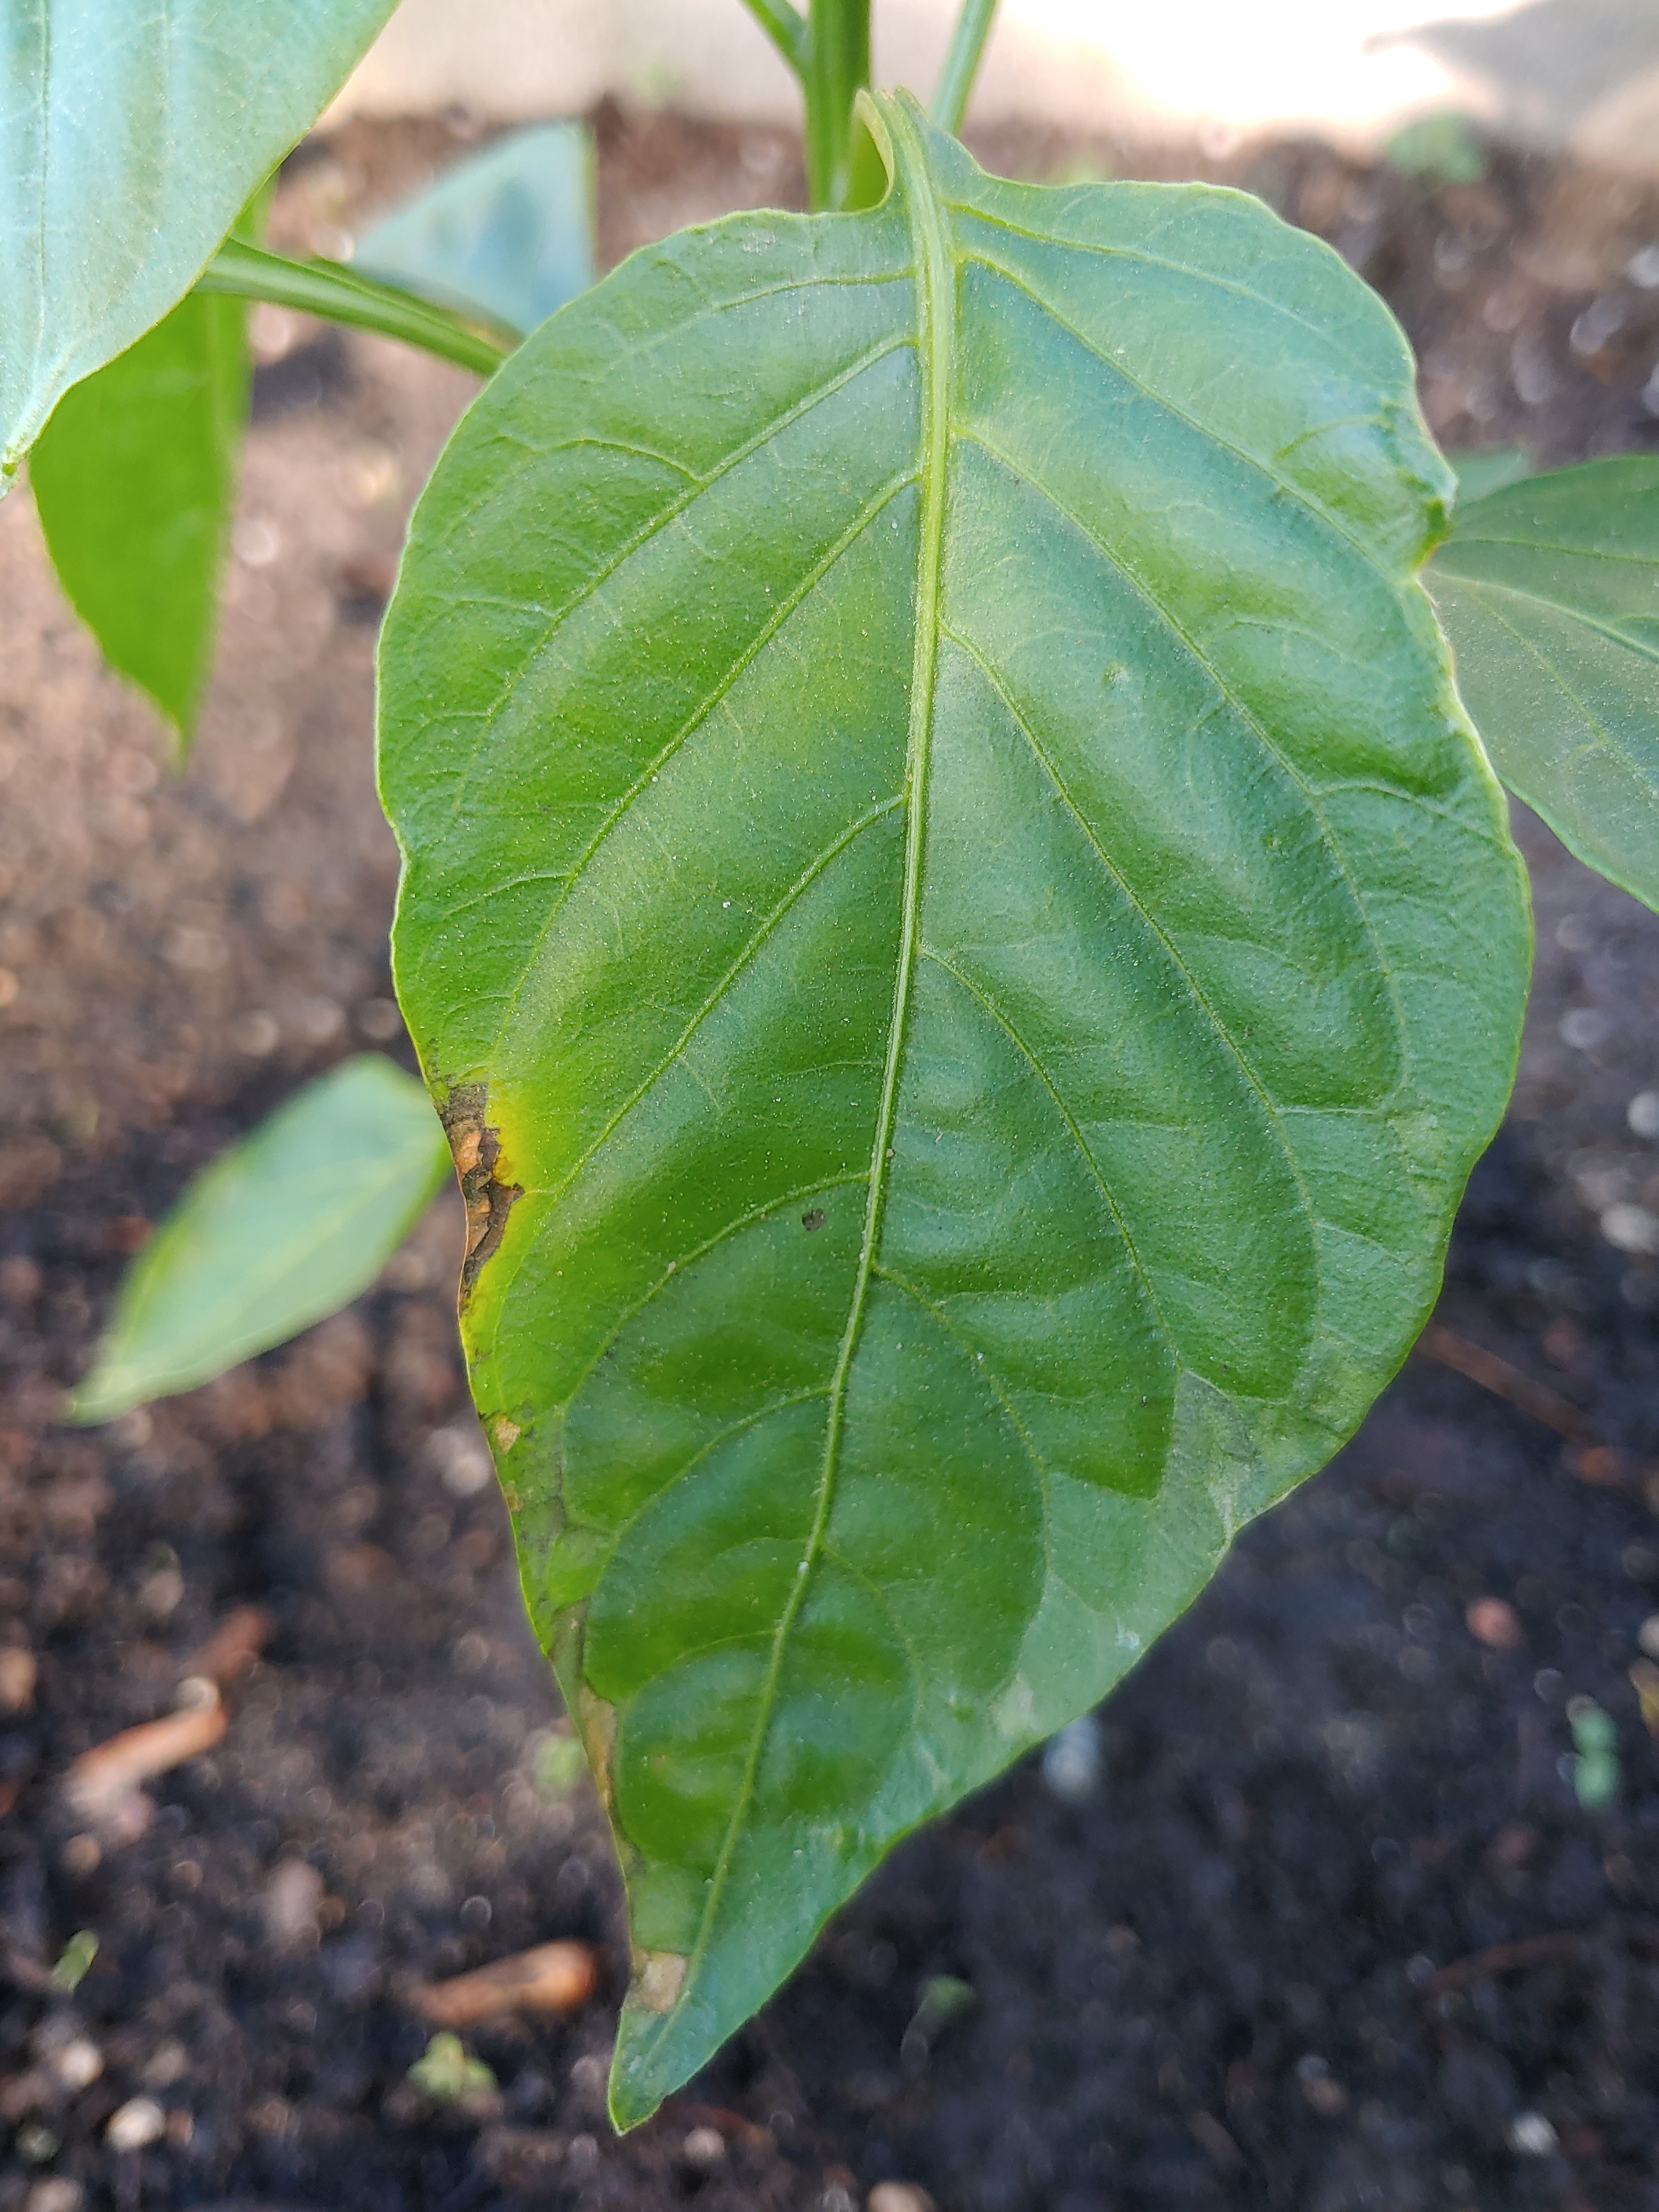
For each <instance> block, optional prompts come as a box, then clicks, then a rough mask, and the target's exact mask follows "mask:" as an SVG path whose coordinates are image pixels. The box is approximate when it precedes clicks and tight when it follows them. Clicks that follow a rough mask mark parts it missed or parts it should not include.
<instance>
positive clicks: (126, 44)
mask: <svg viewBox="0 0 1659 2212" xmlns="http://www.w3.org/2000/svg"><path fill="white" fill-rule="evenodd" d="M391 13H392V0H258V4H257V5H255V4H252V0H0V270H3V271H4V276H3V281H0V489H3V485H4V478H5V477H8V476H9V475H10V474H11V473H12V471H15V468H16V466H17V464H18V462H19V461H20V460H21V459H22V457H23V455H24V454H25V453H27V450H28V448H29V447H30V446H31V445H32V444H33V441H34V440H35V438H36V437H37V436H38V435H40V430H41V429H42V428H43V427H44V426H45V424H46V420H47V418H48V417H49V416H50V415H51V414H52V410H53V408H54V407H55V406H56V405H57V404H58V400H59V399H60V398H62V397H63V395H64V392H67V391H68V390H69V388H70V386H71V385H73V384H76V383H78V382H79V381H80V380H81V379H82V377H83V376H88V375H90V374H91V373H92V371H93V370H94V369H95V368H102V367H103V365H104V363H105V362H107V361H112V360H113V359H114V358H115V356H116V355H117V354H119V353H125V350H126V349H127V348H128V347H129V346H130V345H131V343H132V342H133V340H134V339H135V338H137V337H140V336H142V334H143V332H144V331H147V330H149V327H150V326H151V325H152V324H154V323H156V322H159V321H160V320H161V317H162V316H163V315H164V314H166V313H167V310H168V309H169V308H170V307H172V306H173V303H174V302H175V301H177V300H179V299H180V298H181V297H182V296H183V295H184V294H185V292H186V291H188V290H189V289H190V286H191V283H192V282H193V281H194V279H195V277H196V276H197V274H198V273H199V272H200V270H201V269H202V268H203V266H204V264H205V263H206V261H207V259H208V257H209V255H210V254H211V252H213V250H214V248H215V246H217V245H218V243H219V241H220V240H221V239H222V237H223V236H224V234H225V233H226V232H227V231H228V229H229V228H230V226H231V224H232V222H234V220H235V216H236V212H237V210H238V209H239V208H240V207H241V206H242V205H243V204H245V203H246V201H247V200H248V198H249V197H251V196H252V192H253V190H254V187H255V186H256V185H258V184H259V183H260V182H261V181H262V179H264V177H266V176H267V175H268V174H269V173H270V171H271V170H272V169H273V168H274V167H276V163H277V162H278V161H281V160H282V158H283V155H285V154H286V153H287V152H288V151H289V148H290V147H292V146H293V145H294V144H295V142H296V141H297V140H298V139H299V138H301V137H302V136H303V135H304V133H305V132H306V131H308V130H309V129H310V127H311V125H312V124H313V122H314V121H315V120H316V118H317V117H318V115H319V113H320V112H321V111H322V109H323V107H324V106H325V105H326V103H327V101H328V100H329V99H330V97H331V94H333V93H334V92H335V91H336V90H337V88H338V87H339V85H340V84H341V83H342V82H343V79H344V77H345V76H346V74H347V72H348V71H349V69H350V68H351V65H352V64H353V63H354V62H355V61H356V59H357V58H358V56H359V55H360V54H361V53H362V51H363V49H364V47H365V46H368V42H369V40H371V39H372V38H373V37H374V33H375V32H376V31H378V30H379V28H380V25H381V24H382V23H383V22H384V21H386V17H387V16H388V15H390V14H391Z"/></svg>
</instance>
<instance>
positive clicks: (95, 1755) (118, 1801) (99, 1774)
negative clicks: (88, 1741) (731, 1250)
mask: <svg viewBox="0 0 1659 2212" xmlns="http://www.w3.org/2000/svg"><path fill="white" fill-rule="evenodd" d="M181 1695H183V1696H185V1698H187V1699H188V1700H189V1702H188V1703H187V1704H186V1705H184V1707H183V1708H182V1710H181V1711H178V1712H176V1713H169V1714H168V1715H167V1718H166V1719H165V1720H159V1721H146V1722H144V1723H143V1726H142V1727H140V1728H131V1729H123V1730H122V1732H121V1734H120V1735H116V1736H112V1737H111V1738H110V1740H109V1741H108V1742H107V1743H100V1744H99V1745H97V1746H95V1747H94V1749H93V1750H91V1751H83V1752H82V1754H81V1756H80V1757H79V1759H76V1762H75V1764H74V1765H72V1766H71V1767H70V1771H69V1772H68V1773H67V1774H66V1775H65V1776H64V1802H66V1803H67V1804H68V1806H69V1808H70V1811H71V1812H73V1813H76V1814H78V1815H79V1816H80V1817H81V1819H82V1820H92V1821H94V1822H100V1823H101V1822H104V1821H106V1820H111V1819H112V1818H114V1817H118V1814H119V1813H120V1811H121V1809H122V1808H123V1807H124V1806H125V1805H126V1804H127V1803H129V1802H131V1799H132V1798H133V1796H135V1794H136V1792H137V1788H138V1785H139V1784H140V1783H141V1782H148V1781H149V1779H150V1778H151V1776H152V1775H156V1774H166V1773H167V1772H168V1771H170V1770H171V1769H172V1768H173V1767H175V1766H181V1765H183V1764H184V1762H185V1759H195V1758H197V1756H198V1755H199V1754H200V1753H203V1752H204V1751H209V1750H211V1748H212V1747H213V1746H214V1745H215V1744H216V1743H217V1742H218V1741H219V1739H220V1737H221V1736H222V1735H223V1734H224V1732H225V1709H224V1707H223V1706H222V1705H221V1704H220V1702H219V1692H218V1690H217V1689H216V1686H214V1684H213V1683H211V1682H210V1681H207V1680H204V1679H203V1678H202V1677H201V1676H199V1675H198V1676H192V1677H191V1680H189V1681H187V1682H185V1684H184V1685H183V1687H182V1691H181Z"/></svg>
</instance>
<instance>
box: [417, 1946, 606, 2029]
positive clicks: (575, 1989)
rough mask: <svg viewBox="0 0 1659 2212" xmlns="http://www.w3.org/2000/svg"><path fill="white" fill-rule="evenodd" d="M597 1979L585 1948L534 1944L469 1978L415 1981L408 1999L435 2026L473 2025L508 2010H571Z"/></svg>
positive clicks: (596, 1967) (595, 1967) (457, 1976)
mask: <svg viewBox="0 0 1659 2212" xmlns="http://www.w3.org/2000/svg"><path fill="white" fill-rule="evenodd" d="M598 1984H599V1961H598V1960H596V1959H595V1957H594V1955H593V1953H592V1949H591V1948H590V1947H589V1946H588V1945H587V1944H586V1943H538V1945H537V1946H536V1948H534V1950H531V1951H520V1952H518V1953H517V1954H515V1955H514V1956H513V1957H512V1958H510V1959H497V1960H495V1964H494V1965H493V1966H480V1967H478V1968H477V1970H476V1972H472V1973H470V1974H455V1975H453V1976H452V1977H451V1978H450V1979H449V1980H447V1981H444V1982H422V1983H419V1984H416V1987H415V1988H414V1989H412V1990H410V2002H411V2003H412V2004H413V2005H414V2007H415V2009H416V2011H417V2012H418V2013H419V2014H420V2015H422V2018H423V2019H425V2020H428V2021H430V2022H431V2024H432V2025H433V2027H448V2028H463V2027H476V2026H477V2023H478V2022H479V2021H483V2020H494V2019H495V2018H496V2017H498V2015H501V2014H502V2013H507V2012H537V2013H555V2014H557V2013H568V2012H574V2011H576V2010H577V2009H578V2008H579V2007H580V2006H581V2005H584V2004H586V2002H587V2000H588V1998H589V1997H590V1996H592V1994H593V1991H594V1990H595V1989H596V1987H597V1986H598Z"/></svg>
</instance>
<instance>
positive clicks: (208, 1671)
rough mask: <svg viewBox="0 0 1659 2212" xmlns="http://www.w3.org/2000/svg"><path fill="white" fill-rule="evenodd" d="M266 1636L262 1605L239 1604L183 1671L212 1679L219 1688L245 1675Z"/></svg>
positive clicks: (267, 1618)
mask: <svg viewBox="0 0 1659 2212" xmlns="http://www.w3.org/2000/svg"><path fill="white" fill-rule="evenodd" d="M269 1638H270V1614H269V1613H267V1612H266V1611H265V1609H264V1607H263V1606H262V1605H239V1606H237V1607H235V1609H234V1611H233V1612H231V1613H227V1614H226V1615H225V1617H224V1619H223V1620H222V1621H221V1622H220V1623H219V1626H217V1627H216V1629H215V1630H214V1632H213V1633H212V1635H211V1636H210V1637H209V1638H208V1640H207V1642H206V1643H205V1644H204V1645H203V1646H202V1648H201V1650H199V1651H198V1652H197V1654H196V1656H195V1657H194V1658H193V1659H192V1660H191V1662H190V1664H189V1666H188V1667H186V1668H185V1674H195V1675H199V1676H200V1677H201V1679H202V1680H204V1681H207V1682H216V1683H217V1684H218V1686H219V1687H220V1688H221V1689H223V1688H224V1686H225V1685H226V1683H227V1682H234V1680H236V1677H237V1676H238V1675H239V1674H246V1672H247V1670H248V1668H250V1667H251V1666H252V1664H253V1662H254V1661H255V1660H256V1659H257V1658H258V1656H259V1654H260V1653H261V1652H262V1651H263V1650H264V1648H265V1644H266V1642H267V1640H268V1639H269Z"/></svg>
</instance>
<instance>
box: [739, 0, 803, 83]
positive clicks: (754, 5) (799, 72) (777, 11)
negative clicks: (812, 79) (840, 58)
mask: <svg viewBox="0 0 1659 2212" xmlns="http://www.w3.org/2000/svg"><path fill="white" fill-rule="evenodd" d="M744 6H745V7H746V8H747V9H748V10H749V12H750V15H752V16H753V17H754V19H755V21H757V23H758V24H759V25H760V27H761V28H762V30H763V31H764V32H765V33H766V35H767V37H768V38H769V39H770V40H771V41H772V44H773V45H774V46H775V47H776V48H777V50H778V52H780V53H781V55H782V56H783V58H784V59H785V61H787V63H788V64H789V66H790V68H791V69H792V70H793V71H794V72H795V75H796V76H805V73H806V48H807V41H808V33H807V28H806V19H805V16H804V15H802V14H801V12H800V10H799V9H798V8H793V7H792V6H791V5H790V0H744Z"/></svg>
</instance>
